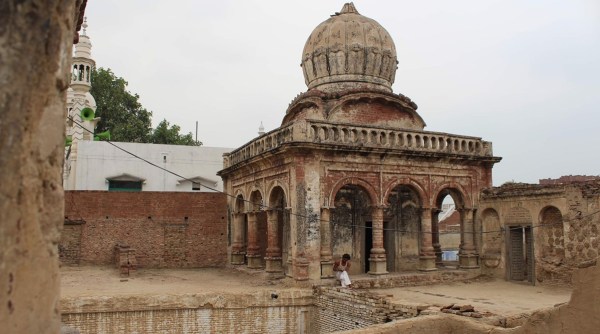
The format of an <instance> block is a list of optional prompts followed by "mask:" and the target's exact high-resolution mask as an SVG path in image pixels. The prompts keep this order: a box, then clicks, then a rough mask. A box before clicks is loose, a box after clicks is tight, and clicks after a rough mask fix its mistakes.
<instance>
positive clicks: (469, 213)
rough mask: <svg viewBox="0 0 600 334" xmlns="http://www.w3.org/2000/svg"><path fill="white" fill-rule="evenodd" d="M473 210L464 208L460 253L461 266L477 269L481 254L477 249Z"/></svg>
mask: <svg viewBox="0 0 600 334" xmlns="http://www.w3.org/2000/svg"><path fill="white" fill-rule="evenodd" d="M473 212H474V211H473V210H472V209H462V212H461V218H462V224H461V225H462V226H463V228H462V229H461V231H462V236H463V237H462V240H463V242H462V244H461V249H460V252H459V254H458V257H459V258H458V260H459V265H460V268H463V269H476V268H479V256H478V255H477V252H476V250H475V230H474V229H473Z"/></svg>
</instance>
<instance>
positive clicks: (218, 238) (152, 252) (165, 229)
mask: <svg viewBox="0 0 600 334" xmlns="http://www.w3.org/2000/svg"><path fill="white" fill-rule="evenodd" d="M226 210H227V209H226V197H225V195H223V194H219V193H166V192H139V193H127V192H106V191H68V192H66V193H65V217H66V219H71V220H78V221H82V222H85V223H84V224H81V225H79V226H80V230H81V232H80V233H81V237H80V238H81V239H80V249H79V254H80V255H79V260H80V261H79V263H81V264H93V265H107V264H112V263H113V262H114V247H115V245H116V244H117V243H124V244H127V245H128V246H130V247H131V248H133V249H135V254H136V260H137V264H138V266H140V267H171V268H182V267H183V268H185V267H210V266H222V265H224V264H225V263H226V258H227V234H226V233H227V219H226V214H227V211H226ZM66 230H67V231H68V232H67V235H66V236H64V237H63V240H62V242H61V244H60V247H63V248H66V249H69V252H71V253H77V250H76V249H73V247H74V245H76V244H75V243H73V242H72V240H73V239H75V237H74V236H73V235H75V234H77V231H76V230H75V227H70V226H67V228H66ZM60 247H59V248H60ZM69 254H70V253H69ZM72 257H73V256H67V257H66V258H67V260H68V261H69V262H70V263H74V261H73V259H72ZM69 262H65V263H69Z"/></svg>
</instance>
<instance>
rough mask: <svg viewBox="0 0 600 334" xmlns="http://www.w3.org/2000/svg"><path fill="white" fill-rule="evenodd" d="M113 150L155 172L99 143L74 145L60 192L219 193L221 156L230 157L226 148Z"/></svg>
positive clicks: (136, 146) (128, 145)
mask: <svg viewBox="0 0 600 334" xmlns="http://www.w3.org/2000/svg"><path fill="white" fill-rule="evenodd" d="M113 144H114V145H116V146H118V147H120V148H122V149H123V150H126V151H129V152H131V153H133V154H135V155H136V156H138V157H140V158H143V159H145V160H147V161H148V162H151V163H152V164H154V165H156V166H153V165H151V164H149V163H148V162H146V161H144V160H142V159H139V158H136V157H135V156H133V155H131V154H129V153H126V152H124V151H123V150H120V149H118V148H117V147H115V146H113V145H111V144H110V143H107V142H105V141H88V140H83V141H79V142H78V143H77V152H78V153H77V159H74V160H71V159H69V160H70V164H69V166H68V167H69V168H70V171H69V172H68V173H66V174H68V178H67V179H65V190H116V191H214V190H215V189H216V190H219V191H222V190H223V182H222V180H221V178H220V177H217V175H216V174H217V171H219V170H221V169H223V153H226V152H229V151H231V149H230V148H222V147H203V146H183V145H161V144H140V143H118V142H115V143H113ZM157 166H158V167H157ZM159 167H160V168H159ZM161 168H163V169H161ZM167 170H168V171H172V172H174V173H176V174H178V175H180V176H176V175H173V174H171V173H169V172H167Z"/></svg>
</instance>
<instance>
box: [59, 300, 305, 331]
mask: <svg viewBox="0 0 600 334" xmlns="http://www.w3.org/2000/svg"><path fill="white" fill-rule="evenodd" d="M312 313H313V308H312V307H308V308H307V307H296V306H289V307H248V308H243V309H211V308H193V309H189V308H187V309H171V310H169V309H165V310H147V311H130V312H103V313H80V314H66V315H63V317H62V322H63V323H64V324H67V325H68V326H70V327H72V328H76V329H78V330H79V332H80V333H81V334H88V333H89V334H92V333H111V334H136V333H139V334H153V333H173V334H179V333H185V334H204V333H248V334H253V333H256V334H262V333H274V334H275V333H282V334H284V333H306V334H308V333H314V332H312V331H309V330H308V326H310V324H308V322H309V321H310V320H308V321H304V320H301V319H310V317H311V316H312Z"/></svg>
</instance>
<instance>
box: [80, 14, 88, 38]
mask: <svg viewBox="0 0 600 334" xmlns="http://www.w3.org/2000/svg"><path fill="white" fill-rule="evenodd" d="M81 27H83V34H82V35H84V36H85V35H87V31H86V29H87V27H88V24H87V16H85V17H84V18H83V24H82V25H81Z"/></svg>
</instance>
